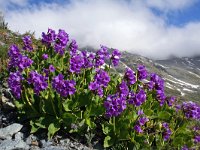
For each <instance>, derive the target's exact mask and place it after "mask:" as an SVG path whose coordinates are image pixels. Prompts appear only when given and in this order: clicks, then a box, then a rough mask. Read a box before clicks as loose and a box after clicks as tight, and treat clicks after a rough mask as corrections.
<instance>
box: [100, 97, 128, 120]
mask: <svg viewBox="0 0 200 150" xmlns="http://www.w3.org/2000/svg"><path fill="white" fill-rule="evenodd" d="M104 107H105V109H106V113H105V115H106V116H107V117H108V118H110V117H112V116H119V115H120V114H121V113H122V112H123V111H124V110H125V109H126V99H125V98H123V97H120V96H119V94H118V93H117V94H114V95H108V96H107V98H106V101H105V102H104Z"/></svg>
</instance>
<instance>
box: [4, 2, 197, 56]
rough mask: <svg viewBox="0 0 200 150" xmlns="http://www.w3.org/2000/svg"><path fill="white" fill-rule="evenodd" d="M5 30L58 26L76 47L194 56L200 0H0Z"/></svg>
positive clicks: (22, 31) (141, 53) (38, 35)
mask: <svg viewBox="0 0 200 150" xmlns="http://www.w3.org/2000/svg"><path fill="white" fill-rule="evenodd" d="M0 9H1V10H2V11H3V12H4V16H5V20H6V22H8V26H9V28H10V29H11V30H13V31H16V32H19V33H25V32H26V31H31V32H35V35H36V37H38V38H39V37H41V33H42V32H47V30H48V28H51V29H54V30H56V31H58V29H64V30H65V31H66V32H67V33H68V34H69V36H70V38H71V39H76V40H77V42H78V44H79V47H84V46H92V47H94V48H95V49H96V48H99V47H100V45H105V46H108V47H112V48H116V49H119V50H121V51H129V52H132V53H137V54H140V55H143V56H146V57H150V58H153V59H166V58H168V57H170V56H177V57H191V56H197V55H200V0H0Z"/></svg>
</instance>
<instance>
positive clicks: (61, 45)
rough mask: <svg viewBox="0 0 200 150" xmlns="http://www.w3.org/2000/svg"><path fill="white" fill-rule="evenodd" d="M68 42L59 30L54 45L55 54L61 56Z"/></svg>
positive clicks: (67, 37) (66, 36) (64, 34)
mask: <svg viewBox="0 0 200 150" xmlns="http://www.w3.org/2000/svg"><path fill="white" fill-rule="evenodd" d="M68 41H69V36H68V34H67V33H66V32H65V31H64V30H61V29H60V30H59V31H58V34H57V35H56V39H55V45H54V48H55V52H56V53H58V54H60V55H63V54H64V50H65V48H66V46H67V42H68Z"/></svg>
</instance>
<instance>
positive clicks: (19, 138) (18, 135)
mask: <svg viewBox="0 0 200 150" xmlns="http://www.w3.org/2000/svg"><path fill="white" fill-rule="evenodd" d="M23 138H24V134H23V133H22V132H17V133H16V134H15V140H22V139H23Z"/></svg>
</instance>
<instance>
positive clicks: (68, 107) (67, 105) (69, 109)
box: [63, 100, 72, 111]
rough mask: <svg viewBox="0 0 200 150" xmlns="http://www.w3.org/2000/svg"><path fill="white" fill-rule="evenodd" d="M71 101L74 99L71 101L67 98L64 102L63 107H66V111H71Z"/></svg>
mask: <svg viewBox="0 0 200 150" xmlns="http://www.w3.org/2000/svg"><path fill="white" fill-rule="evenodd" d="M71 103H72V101H70V100H66V101H65V102H64V103H63V107H64V110H65V111H71V108H70V105H71Z"/></svg>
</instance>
